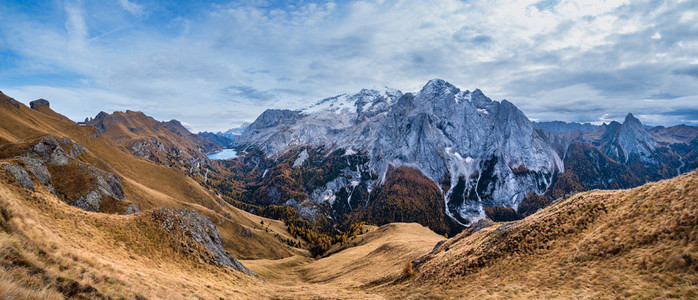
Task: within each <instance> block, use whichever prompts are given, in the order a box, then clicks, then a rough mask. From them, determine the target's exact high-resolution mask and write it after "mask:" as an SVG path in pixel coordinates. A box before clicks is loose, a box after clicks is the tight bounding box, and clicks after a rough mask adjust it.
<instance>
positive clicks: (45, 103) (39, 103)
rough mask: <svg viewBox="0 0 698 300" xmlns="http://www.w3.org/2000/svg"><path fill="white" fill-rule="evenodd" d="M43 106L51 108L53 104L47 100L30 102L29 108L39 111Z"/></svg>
mask: <svg viewBox="0 0 698 300" xmlns="http://www.w3.org/2000/svg"><path fill="white" fill-rule="evenodd" d="M41 106H46V107H51V104H50V103H49V102H48V100H46V99H37V100H34V101H32V102H29V107H31V108H32V109H38V108H39V107H41Z"/></svg>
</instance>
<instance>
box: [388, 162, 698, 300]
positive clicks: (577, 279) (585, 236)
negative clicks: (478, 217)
mask: <svg viewBox="0 0 698 300" xmlns="http://www.w3.org/2000/svg"><path fill="white" fill-rule="evenodd" d="M479 225H480V226H474V228H471V229H469V230H466V231H465V232H463V233H461V234H459V235H458V236H456V237H454V238H452V239H449V240H448V241H447V242H445V243H443V244H442V245H440V246H439V247H438V248H436V249H435V250H434V252H432V253H430V254H428V255H425V256H423V257H422V258H421V259H420V263H416V265H417V266H416V267H415V269H416V274H415V276H414V278H412V279H410V280H408V281H405V282H402V283H399V284H397V285H395V286H392V287H389V288H387V291H389V294H391V295H399V296H406V295H408V294H409V295H414V297H416V298H422V297H437V298H462V297H467V298H588V299H604V298H607V299H611V298H684V299H688V298H696V297H698V275H697V274H698V171H694V172H691V173H688V174H685V175H682V176H679V177H677V178H673V179H668V180H664V181H660V182H655V183H649V184H646V185H643V186H640V187H637V188H634V189H630V190H614V191H591V192H586V193H580V194H577V195H575V196H572V197H568V198H565V199H563V200H560V201H558V202H556V203H554V204H552V205H551V206H549V207H547V208H545V209H543V210H541V211H539V212H537V213H535V214H533V215H531V216H529V217H528V218H526V219H523V220H520V221H516V222H511V223H487V222H483V223H481V224H479ZM478 229H479V230H478Z"/></svg>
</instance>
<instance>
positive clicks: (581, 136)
mask: <svg viewBox="0 0 698 300" xmlns="http://www.w3.org/2000/svg"><path fill="white" fill-rule="evenodd" d="M545 128H548V129H551V130H546V129H545ZM570 129H571V131H570ZM663 132H667V131H666V130H665V131H663ZM665 139H666V138H665ZM669 144H672V145H674V146H670V145H669ZM686 144H690V142H688V141H683V140H682V141H681V145H686ZM233 145H234V146H235V147H237V149H239V150H240V151H241V153H242V155H246V156H247V157H246V158H245V159H243V160H242V161H243V162H242V163H243V164H250V163H251V164H252V165H248V167H247V170H248V171H252V170H254V169H259V170H258V171H257V172H258V173H248V174H258V175H256V176H258V177H255V176H253V175H249V176H247V177H246V180H252V181H253V182H255V183H254V184H253V185H254V187H253V188H252V190H253V191H250V195H254V196H253V197H255V199H256V200H255V201H256V202H257V203H268V204H277V205H279V204H287V205H292V206H294V207H296V208H297V209H299V210H302V211H304V212H305V213H304V214H303V215H305V216H306V218H314V217H317V216H324V217H326V218H329V219H332V220H334V221H338V222H340V223H341V221H342V220H360V219H361V218H357V217H356V216H358V215H363V216H372V215H374V214H370V213H366V210H367V209H369V207H374V208H370V209H372V210H373V209H377V210H381V209H383V206H381V207H380V208H375V207H376V204H377V203H383V202H385V201H386V200H385V199H383V197H385V195H386V193H385V192H382V193H381V192H380V191H381V187H383V185H384V184H385V183H386V182H391V186H393V185H394V182H395V178H392V180H391V178H390V176H392V175H391V174H398V172H389V170H392V169H394V168H411V169H414V170H416V172H400V174H401V175H400V176H401V178H405V177H409V178H413V180H411V181H409V182H412V183H414V182H420V181H419V180H418V179H416V177H418V176H424V177H425V178H428V179H429V180H430V181H432V182H433V183H434V184H436V186H438V190H437V191H438V192H439V193H440V197H441V199H442V201H443V210H444V212H445V214H446V216H447V218H445V219H447V220H445V221H444V222H442V224H446V223H451V224H457V225H456V226H459V225H460V226H462V225H466V226H467V225H469V224H472V223H474V222H477V221H478V220H480V219H483V218H490V219H497V215H496V214H497V213H504V214H507V215H508V216H512V215H513V216H516V215H517V214H520V212H517V209H518V208H519V205H520V204H522V203H524V206H525V207H527V209H529V208H531V207H540V206H541V205H540V203H538V202H539V201H543V200H541V199H545V201H543V202H544V203H551V202H552V201H553V200H555V199H556V198H557V197H559V196H561V195H564V194H566V193H570V192H575V191H580V190H586V189H592V188H626V187H632V186H637V185H639V184H642V183H644V182H647V181H650V180H657V179H661V178H668V177H672V176H676V175H677V174H678V173H680V172H681V170H679V169H681V168H679V167H680V166H681V159H682V158H681V157H682V156H681V155H679V154H676V153H678V152H680V151H679V150H672V149H674V148H676V149H679V148H681V147H682V146H681V147H679V146H676V145H678V144H677V143H666V142H658V141H657V138H655V136H654V135H653V134H652V133H651V132H649V131H647V130H646V128H645V127H644V126H643V125H642V123H641V122H640V121H639V120H638V119H637V118H635V117H634V116H633V115H632V114H629V115H628V116H627V117H626V119H625V121H624V122H623V123H622V124H621V123H618V122H613V123H611V124H607V125H604V126H594V125H591V124H568V123H564V122H558V123H555V122H552V123H545V124H542V123H538V124H534V123H532V122H530V121H529V119H528V118H527V117H526V116H525V115H524V114H523V112H521V111H520V110H519V109H518V108H516V106H514V105H513V104H512V103H511V102H509V101H506V100H502V101H493V100H491V99H490V98H488V97H486V96H485V95H484V94H483V93H482V92H481V91H480V90H477V89H476V90H474V91H472V92H471V91H467V90H466V91H462V90H460V89H459V88H457V87H455V86H453V85H451V84H450V83H448V82H445V81H443V80H438V79H435V80H431V81H429V82H428V83H427V84H426V85H425V86H424V87H423V88H422V89H421V90H420V91H419V92H416V93H402V92H400V91H397V90H393V89H389V88H386V89H384V90H382V91H376V90H362V91H360V92H359V93H357V94H353V95H347V94H344V95H339V96H336V97H331V98H327V99H324V100H322V101H320V102H318V103H316V104H314V105H312V106H310V107H308V108H305V109H303V110H267V111H265V112H264V113H262V114H261V115H260V116H259V117H258V118H257V120H255V122H253V123H252V124H250V125H249V127H247V129H246V130H245V131H244V132H243V133H242V135H240V136H239V137H237V138H236V139H235V141H234V142H233ZM672 147H673V148H672ZM681 149H682V148H681ZM682 153H684V155H686V156H687V157H691V155H695V154H689V153H688V152H687V151H685V150H684V151H683V152H682ZM265 159H266V160H265ZM328 160H329V161H332V162H331V163H330V164H329V165H328ZM286 162H287V164H288V165H286ZM685 165H686V163H684V168H685ZM568 166H571V167H572V170H568V169H569V167H568ZM677 168H678V169H677ZM287 169H290V170H287ZM291 170H297V171H291ZM687 170H688V169H683V171H684V172H685V171H687ZM289 173H291V174H297V175H298V176H296V177H294V178H292V179H290V178H287V177H283V176H287V174H289ZM405 174H409V176H405ZM416 174H419V175H416ZM279 176H281V177H279ZM283 178H286V179H283ZM405 184H410V183H405ZM415 186H416V185H415ZM419 186H422V187H425V186H426V185H419ZM384 190H385V189H383V191H384ZM427 194H429V193H427ZM429 195H431V194H429ZM260 199H261V200H260ZM425 201H426V200H425ZM405 205H408V204H405ZM545 205H547V204H545ZM323 207H325V208H323ZM412 207H413V206H410V207H409V208H407V207H406V208H405V210H410V209H412ZM488 208H502V209H494V210H488ZM395 210H399V209H398V208H395ZM528 213H530V212H528ZM381 215H382V216H384V218H385V222H386V223H387V222H391V221H401V220H406V219H408V218H405V217H404V215H405V214H404V213H403V214H402V215H401V214H400V213H394V212H392V211H391V212H390V213H386V212H385V211H383V212H382V213H381ZM410 221H414V220H410ZM423 224H424V223H423ZM432 225H433V224H432ZM439 226H442V225H433V226H430V227H439ZM451 227H452V226H451ZM432 229H433V228H432Z"/></svg>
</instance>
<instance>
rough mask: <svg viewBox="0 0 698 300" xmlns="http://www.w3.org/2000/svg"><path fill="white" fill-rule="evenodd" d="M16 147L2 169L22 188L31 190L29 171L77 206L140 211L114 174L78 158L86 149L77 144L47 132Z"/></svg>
mask: <svg viewBox="0 0 698 300" xmlns="http://www.w3.org/2000/svg"><path fill="white" fill-rule="evenodd" d="M17 149H25V150H22V151H24V152H23V153H21V152H17V153H16V154H18V155H17V156H16V157H14V158H9V160H8V161H9V162H10V164H5V165H4V168H5V169H6V170H7V171H8V172H9V173H10V174H11V175H12V177H14V178H15V180H16V181H18V182H19V183H20V185H22V186H23V187H25V188H28V189H31V190H34V189H35V186H34V182H33V181H32V178H31V176H30V175H29V174H30V173H31V175H33V177H34V178H36V180H37V181H38V182H39V183H40V184H41V185H43V186H45V187H46V189H48V191H49V192H51V193H53V194H54V195H56V196H57V197H59V198H60V199H62V200H63V201H65V202H66V203H68V204H70V205H72V206H75V207H78V208H80V209H83V210H86V211H94V212H107V213H122V214H131V213H135V212H139V211H140V209H139V208H138V206H137V205H136V204H135V203H132V202H130V201H128V200H127V199H126V196H125V195H124V190H123V187H122V185H121V180H120V179H119V177H118V176H117V175H116V174H113V173H109V172H106V171H104V170H101V169H99V168H97V167H94V166H92V165H90V164H87V163H85V162H83V161H80V157H81V156H83V155H85V154H86V153H88V150H87V148H85V147H84V146H82V145H80V144H79V143H77V142H74V141H72V140H71V139H69V138H62V139H60V140H59V139H57V138H56V137H54V136H51V135H47V136H45V137H43V138H41V139H39V140H37V141H35V142H33V143H28V144H25V145H24V146H19V147H18V148H17ZM27 170H28V171H29V172H27Z"/></svg>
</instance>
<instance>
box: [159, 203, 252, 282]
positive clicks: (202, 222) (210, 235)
mask: <svg viewBox="0 0 698 300" xmlns="http://www.w3.org/2000/svg"><path fill="white" fill-rule="evenodd" d="M154 214H155V217H156V219H158V220H160V221H161V222H162V227H163V229H164V230H165V231H167V232H175V231H179V232H181V233H182V234H183V235H184V236H186V237H189V238H191V239H192V240H193V241H195V242H196V243H198V244H200V245H201V246H203V247H205V249H206V250H207V251H206V252H207V253H204V254H202V255H203V257H202V258H203V259H204V260H205V261H207V262H209V263H217V264H221V265H224V266H228V267H231V268H233V269H235V270H240V271H242V272H244V273H245V274H248V275H256V274H254V273H252V272H251V271H250V270H249V269H247V268H246V267H245V266H243V265H242V263H240V262H239V261H237V260H236V259H235V258H233V256H232V254H230V252H228V251H226V250H225V249H223V246H222V239H221V235H220V234H219V233H218V230H217V229H216V226H214V225H213V222H211V220H209V218H207V217H205V216H203V215H201V214H199V213H197V212H195V211H192V210H188V209H178V210H172V209H168V208H159V209H157V210H156V211H155V212H154Z"/></svg>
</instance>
